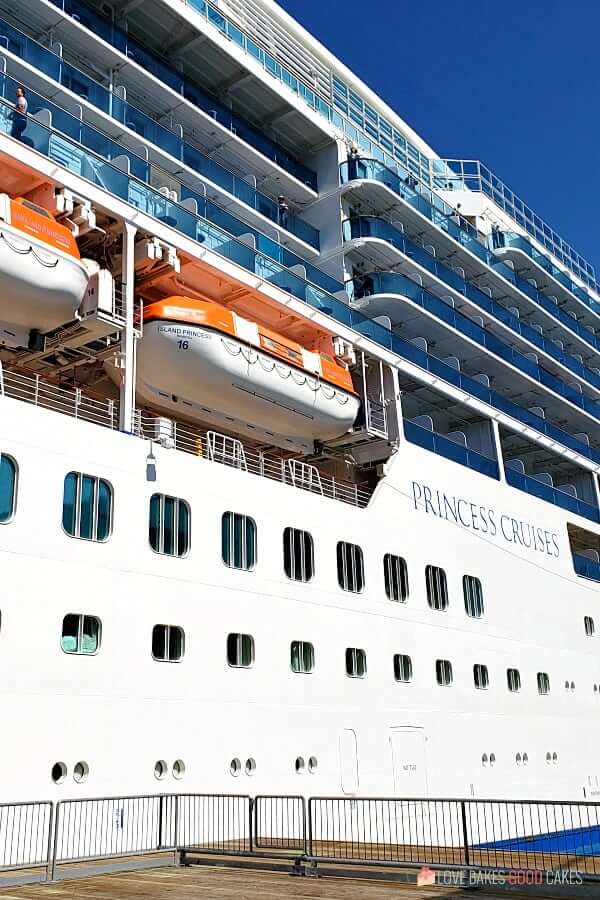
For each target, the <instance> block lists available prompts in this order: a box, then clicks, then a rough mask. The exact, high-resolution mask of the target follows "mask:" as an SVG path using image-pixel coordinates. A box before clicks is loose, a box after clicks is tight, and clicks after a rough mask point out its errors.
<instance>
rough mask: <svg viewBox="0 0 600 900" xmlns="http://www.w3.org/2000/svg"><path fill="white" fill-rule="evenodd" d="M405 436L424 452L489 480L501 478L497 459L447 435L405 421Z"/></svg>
mask: <svg viewBox="0 0 600 900" xmlns="http://www.w3.org/2000/svg"><path fill="white" fill-rule="evenodd" d="M404 436H405V438H406V440H407V441H409V442H410V443H411V444H417V445H418V446H419V447H422V448H423V449H424V450H430V451H431V452H432V453H437V454H438V456H443V457H444V458H445V459H450V460H452V461H453V462H457V463H460V465H461V466H467V467H468V468H469V469H474V470H475V471H476V472H481V474H482V475H487V476H488V477H489V478H496V479H498V478H499V477H500V475H499V470H498V463H497V461H496V460H495V459H490V458H489V457H487V456H484V455H483V454H482V453H477V452H476V451H475V450H471V449H470V448H469V447H467V446H465V445H463V444H461V443H457V441H456V440H452V439H451V438H449V437H446V435H443V434H439V433H438V432H436V431H430V430H429V429H428V428H424V427H422V426H421V425H418V424H417V423H416V422H411V421H410V420H405V422H404Z"/></svg>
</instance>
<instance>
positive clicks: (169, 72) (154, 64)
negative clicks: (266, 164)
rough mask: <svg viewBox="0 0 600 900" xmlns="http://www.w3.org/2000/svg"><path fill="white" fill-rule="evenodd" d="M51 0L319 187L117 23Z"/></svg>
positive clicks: (73, 1)
mask: <svg viewBox="0 0 600 900" xmlns="http://www.w3.org/2000/svg"><path fill="white" fill-rule="evenodd" d="M50 2H51V3H52V4H53V5H54V6H56V7H58V8H59V9H60V10H62V11H63V12H64V13H66V15H69V16H71V17H72V18H74V19H76V20H77V21H78V22H80V23H81V24H82V25H83V26H84V27H86V28H88V29H89V30H90V31H91V32H93V33H94V34H97V35H98V36H99V37H101V38H102V39H103V40H104V41H106V43H108V44H110V45H111V46H113V47H114V48H115V49H116V50H118V51H119V52H121V53H124V54H125V55H126V56H127V57H128V58H129V59H131V60H132V61H133V62H136V63H137V64H138V65H140V66H141V67H142V68H144V69H145V70H146V71H147V72H149V73H150V74H151V75H154V76H155V77H156V78H158V79H159V80H160V81H162V82H164V84H166V85H168V86H169V87H171V88H172V89H173V90H175V91H177V93H178V94H182V95H183V96H185V97H186V99H188V100H190V102H192V103H194V104H195V105H196V106H198V107H199V108H200V109H202V111H203V112H207V113H209V115H212V116H213V117H214V118H215V119H216V120H217V121H218V122H219V123H220V124H221V125H223V126H225V127H226V128H228V129H229V130H230V131H233V132H234V133H235V134H237V135H238V137H240V138H241V140H243V141H245V142H246V143H247V144H250V145H251V146H252V147H254V149H256V150H258V151H259V153H262V154H263V156H266V157H267V159H271V160H272V161H273V162H275V163H277V165H279V166H281V168H282V169H284V170H285V171H287V172H289V173H290V175H293V176H294V178H297V179H298V180H299V181H301V182H302V184H307V185H309V186H310V187H311V188H312V189H313V190H314V191H316V190H317V189H318V187H317V176H316V174H315V172H313V171H311V170H310V169H309V168H307V167H306V166H304V165H302V163H299V162H298V161H297V160H295V159H294V158H293V157H292V156H291V155H290V154H289V153H287V152H286V151H285V150H284V149H283V148H282V147H279V146H278V145H277V144H275V143H274V142H273V141H270V140H269V139H268V138H267V137H265V136H264V135H262V134H260V132H258V131H255V129H254V128H252V126H251V125H248V124H247V123H246V122H244V121H243V120H242V119H241V118H239V116H236V115H234V114H233V113H231V112H230V111H229V110H228V109H227V108H226V107H225V106H222V105H221V104H220V103H219V102H218V101H217V100H214V99H213V98H211V97H209V96H208V95H206V94H204V93H203V92H202V91H201V90H200V88H197V87H196V86H192V85H190V84H189V83H188V82H186V81H185V79H184V78H183V77H182V76H181V74H180V73H179V72H177V71H176V70H175V69H172V68H171V67H170V66H169V65H167V64H166V63H165V62H163V61H162V60H161V59H159V58H158V57H156V56H155V55H154V54H152V53H150V52H149V51H147V50H145V49H144V48H143V47H142V46H141V44H140V43H139V42H138V41H136V40H135V39H134V38H132V37H130V36H129V35H128V34H127V33H126V32H125V31H123V30H122V29H120V28H118V27H117V26H116V25H112V24H111V23H110V22H108V21H107V20H106V19H104V18H102V17H101V16H100V15H97V14H96V13H95V12H93V11H92V10H91V9H90V8H89V7H88V6H86V5H85V4H84V3H80V2H78V0H50ZM9 49H10V48H9Z"/></svg>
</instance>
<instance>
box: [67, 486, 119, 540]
mask: <svg viewBox="0 0 600 900" xmlns="http://www.w3.org/2000/svg"><path fill="white" fill-rule="evenodd" d="M62 523H63V528H64V530H65V531H66V532H67V534H69V535H70V536H71V537H76V538H81V539H83V540H86V541H105V540H106V539H107V538H108V536H109V534H110V530H111V526H112V488H111V487H110V485H109V484H108V482H107V481H104V480H103V479H102V478H94V477H93V476H91V475H83V474H82V473H81V472H69V474H68V475H67V476H66V477H65V483H64V491H63V516H62Z"/></svg>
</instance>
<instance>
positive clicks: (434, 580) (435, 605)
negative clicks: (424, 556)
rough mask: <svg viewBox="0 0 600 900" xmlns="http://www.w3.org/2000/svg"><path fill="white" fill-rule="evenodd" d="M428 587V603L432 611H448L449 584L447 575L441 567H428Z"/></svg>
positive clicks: (426, 576)
mask: <svg viewBox="0 0 600 900" xmlns="http://www.w3.org/2000/svg"><path fill="white" fill-rule="evenodd" d="M425 584H426V585H427V602H428V603H429V605H430V607H431V608H432V609H437V610H445V609H448V582H447V581H446V573H445V572H444V570H443V569H440V567H439V566H427V567H426V569H425Z"/></svg>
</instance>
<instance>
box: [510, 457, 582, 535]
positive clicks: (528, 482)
mask: <svg viewBox="0 0 600 900" xmlns="http://www.w3.org/2000/svg"><path fill="white" fill-rule="evenodd" d="M505 474H506V481H507V483H508V484H510V485H511V486H512V487H515V488H517V489H518V490H520V491H525V492H526V493H527V494H531V495H532V496H533V497H537V498H538V499H539V500H546V501H547V502H548V503H553V504H554V505H555V506H560V507H561V509H566V510H568V511H569V512H572V513H576V514H577V515H578V516H583V518H584V519H591V521H592V522H600V509H598V507H597V506H592V504H591V503H586V502H585V501H584V500H579V499H578V498H577V497H573V496H572V495H571V494H567V493H566V492H565V491H561V490H559V489H558V488H555V487H551V486H550V485H549V484H544V483H543V482H541V481H538V479H537V478H533V477H532V476H531V475H524V474H523V473H522V472H516V471H515V470H514V469H511V468H507V467H505Z"/></svg>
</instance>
